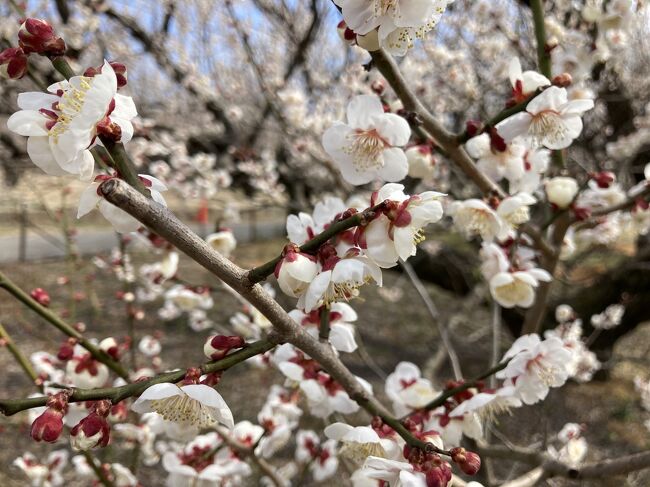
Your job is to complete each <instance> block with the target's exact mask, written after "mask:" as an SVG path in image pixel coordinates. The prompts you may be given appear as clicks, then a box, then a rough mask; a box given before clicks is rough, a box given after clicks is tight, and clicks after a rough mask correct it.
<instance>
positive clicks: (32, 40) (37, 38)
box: [18, 18, 66, 57]
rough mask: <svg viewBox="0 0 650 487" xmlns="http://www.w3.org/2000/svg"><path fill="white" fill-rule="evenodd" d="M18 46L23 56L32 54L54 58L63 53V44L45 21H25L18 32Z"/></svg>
mask: <svg viewBox="0 0 650 487" xmlns="http://www.w3.org/2000/svg"><path fill="white" fill-rule="evenodd" d="M18 44H19V45H20V47H21V48H22V49H23V51H24V52H25V54H30V53H32V52H34V53H36V54H40V55H42V56H48V57H56V56H63V54H64V53H65V49H66V47H65V42H64V41H63V39H61V38H60V37H58V36H57V35H56V33H55V32H54V28H53V27H52V26H51V25H50V24H49V23H48V22H47V21H45V20H41V19H32V18H30V19H27V20H25V22H23V25H21V26H20V30H19V31H18Z"/></svg>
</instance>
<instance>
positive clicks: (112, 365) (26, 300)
mask: <svg viewBox="0 0 650 487" xmlns="http://www.w3.org/2000/svg"><path fill="white" fill-rule="evenodd" d="M0 287H1V288H3V289H4V290H5V291H7V292H8V293H9V294H11V295H12V296H13V297H14V298H16V299H17V300H18V301H20V302H21V303H23V304H24V305H25V306H27V307H28V308H29V309H31V310H32V311H34V312H35V313H36V314H38V315H39V316H41V318H43V319H45V320H46V321H47V322H48V323H50V324H51V325H53V326H54V327H55V328H57V329H58V330H59V331H61V332H62V333H64V334H65V335H67V336H69V337H71V338H74V339H76V340H77V342H78V343H79V345H81V346H82V347H83V348H85V349H86V350H88V352H89V353H90V354H91V355H92V356H93V358H94V359H95V360H97V361H99V362H101V363H103V364H104V365H106V366H107V367H108V368H109V369H111V370H112V371H113V372H115V373H116V374H117V375H119V376H120V377H121V378H123V379H127V380H128V377H129V375H128V373H127V371H126V370H125V369H124V367H122V365H121V364H119V363H118V362H116V361H115V360H113V359H112V358H111V357H110V356H109V355H108V354H107V353H106V352H104V351H103V350H101V349H100V348H97V346H95V345H94V344H93V343H91V342H90V341H89V340H87V339H86V338H84V336H83V335H82V334H81V333H79V332H78V331H77V330H75V329H74V328H73V327H72V326H70V325H69V324H68V323H66V322H65V321H63V320H62V319H61V318H60V317H59V316H57V315H56V314H54V313H53V312H52V311H50V310H49V309H47V308H45V307H44V306H42V305H40V304H39V303H38V302H36V301H35V300H34V299H33V298H32V297H31V296H30V295H29V294H27V293H26V292H25V291H23V290H22V289H20V288H19V287H18V286H17V285H16V284H15V283H13V282H12V281H11V280H10V279H9V278H8V277H7V276H6V275H4V274H3V273H2V272H0Z"/></svg>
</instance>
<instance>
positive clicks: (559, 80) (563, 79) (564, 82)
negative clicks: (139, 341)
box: [551, 73, 573, 88]
mask: <svg viewBox="0 0 650 487" xmlns="http://www.w3.org/2000/svg"><path fill="white" fill-rule="evenodd" d="M551 83H552V84H553V85H554V86H559V87H560V88H568V87H569V86H571V83H573V78H572V77H571V75H570V74H569V73H562V74H558V75H557V76H556V77H555V78H553V80H552V81H551Z"/></svg>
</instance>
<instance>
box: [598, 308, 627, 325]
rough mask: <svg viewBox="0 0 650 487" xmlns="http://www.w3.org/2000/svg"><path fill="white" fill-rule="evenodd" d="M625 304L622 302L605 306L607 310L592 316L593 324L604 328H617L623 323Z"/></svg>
mask: <svg viewBox="0 0 650 487" xmlns="http://www.w3.org/2000/svg"><path fill="white" fill-rule="evenodd" d="M624 314H625V306H623V305H622V304H612V305H609V306H607V308H605V311H603V312H602V313H599V314H597V315H593V316H592V317H591V326H593V327H594V328H599V329H602V330H608V329H610V328H615V327H617V326H618V325H620V324H621V321H622V320H623V315H624Z"/></svg>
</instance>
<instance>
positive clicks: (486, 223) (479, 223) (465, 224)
mask: <svg viewBox="0 0 650 487" xmlns="http://www.w3.org/2000/svg"><path fill="white" fill-rule="evenodd" d="M458 220H459V224H460V227H461V228H463V229H465V232H466V233H467V235H470V236H471V235H475V234H478V235H481V237H483V238H487V237H489V236H490V235H491V230H492V225H491V221H492V215H491V214H490V213H489V212H487V211H486V210H482V209H480V208H467V209H465V210H463V211H461V212H460V213H459V215H458Z"/></svg>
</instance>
